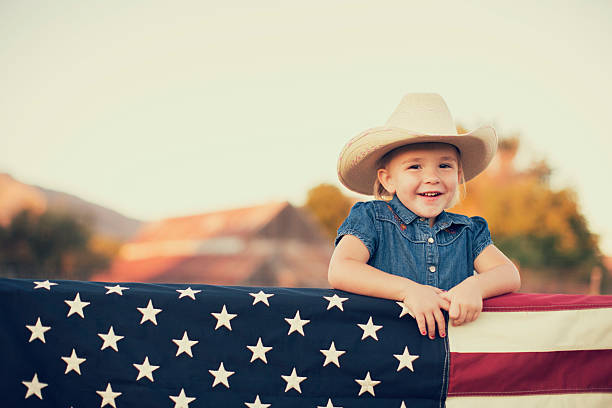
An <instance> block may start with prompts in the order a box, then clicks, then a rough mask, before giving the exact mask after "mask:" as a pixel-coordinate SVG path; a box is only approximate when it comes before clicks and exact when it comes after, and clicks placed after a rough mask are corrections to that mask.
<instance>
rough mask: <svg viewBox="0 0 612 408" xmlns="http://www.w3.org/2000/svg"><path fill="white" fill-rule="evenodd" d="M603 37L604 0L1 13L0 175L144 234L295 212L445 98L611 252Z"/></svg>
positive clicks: (14, 2) (98, 6)
mask: <svg viewBox="0 0 612 408" xmlns="http://www.w3.org/2000/svg"><path fill="white" fill-rule="evenodd" d="M610 21H612V3H611V2H609V1H605V0H599V1H597V0H593V1H579V0H576V1H537V2H533V1H523V0H519V1H512V2H510V1H490V0H489V1H469V0H468V1H461V2H454V1H448V2H446V1H436V2H423V1H406V0H404V1H386V0H379V1H376V2H374V1H358V0H353V1H335V0H325V1H319V0H311V1H308V2H303V1H302V2H298V1H287V0H284V1H270V0H258V1H256V2H254V1H244V0H235V1H228V2H212V1H182V0H175V1H171V2H170V1H154V0H151V1H147V2H145V3H143V2H136V1H114V0H109V1H104V2H98V1H83V0H77V1H54V2H47V1H20V0H4V1H2V2H0V90H1V92H0V172H6V173H9V174H11V175H12V176H13V177H14V178H16V179H17V180H19V181H21V182H24V183H28V184H34V185H38V186H42V187H45V188H50V189H55V190H60V191H64V192H67V193H70V194H74V195H77V196H79V197H81V198H83V199H86V200H88V201H92V202H94V203H96V204H100V205H103V206H106V207H109V208H112V209H114V210H116V211H119V212H120V213H122V214H124V215H126V216H129V217H134V218H138V219H142V220H156V219H160V218H166V217H173V216H181V215H190V214H196V213H201V212H205V211H211V210H216V209H222V208H228V207H241V206H248V205H253V204H260V203H265V202H269V201H278V200H289V201H290V202H292V203H293V204H295V205H302V204H303V203H304V201H305V198H306V193H307V191H308V190H309V189H310V188H312V187H314V186H316V185H318V184H320V183H332V184H335V185H338V186H340V184H339V182H338V180H337V176H336V163H337V158H338V154H339V152H340V150H341V149H342V147H343V146H344V144H345V143H346V142H347V141H348V140H349V139H350V138H351V137H353V136H355V135H357V134H358V133H360V132H361V131H363V130H365V129H368V128H371V127H376V126H382V125H384V123H385V122H386V120H387V119H388V117H389V116H390V114H391V113H392V112H393V110H394V109H395V107H396V106H397V104H398V103H399V101H400V100H401V98H402V96H403V95H404V94H405V93H408V92H436V93H439V94H441V95H442V96H443V97H444V99H445V100H446V102H447V104H448V106H449V108H450V110H451V113H452V114H453V117H454V119H455V121H456V122H457V123H458V124H461V125H462V126H464V127H466V128H468V129H473V128H475V127H478V126H480V125H483V124H492V125H494V126H495V128H496V129H497V132H498V134H499V135H500V136H502V137H503V136H504V135H511V134H514V133H519V134H520V136H521V149H520V151H519V158H520V161H522V163H523V164H528V163H530V162H531V161H533V160H539V159H545V160H546V161H547V162H548V163H549V164H550V165H551V167H552V169H553V176H552V183H553V186H554V187H555V188H572V189H574V190H575V191H576V192H577V195H578V200H579V205H580V208H581V210H582V212H583V213H584V215H585V216H586V218H587V220H588V222H589V226H590V228H591V229H592V231H594V232H595V233H598V234H599V235H600V243H601V248H602V249H603V251H604V252H605V253H608V254H612V217H610V216H609V210H608V207H609V205H608V204H609V202H610V199H611V198H612V192H611V190H610V189H611V187H612V183H611V182H610V176H611V175H612V154H611V153H610V150H611V147H612V139H611V136H612V135H611V132H612V131H611V127H610V118H612V107H611V106H612V104H611V103H610V95H612V75H610V73H611V72H612V25H610V24H609V22H610ZM342 188H343V191H344V192H346V193H348V190H346V189H344V187H342Z"/></svg>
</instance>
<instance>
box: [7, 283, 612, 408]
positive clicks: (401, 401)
mask: <svg viewBox="0 0 612 408" xmlns="http://www.w3.org/2000/svg"><path fill="white" fill-rule="evenodd" d="M0 304H1V306H0V310H1V311H2V318H1V319H0V321H1V322H2V323H1V327H0V353H1V354H0V358H1V361H0V364H1V368H0V405H1V406H7V407H66V408H68V407H73V408H78V407H105V406H110V407H115V408H118V407H175V408H178V407H190V408H196V407H220V406H227V407H245V406H246V407H248V408H267V407H312V408H315V407H324V408H332V407H337V408H338V407H345V408H348V407H394V408H401V407H413V406H416V407H442V406H445V405H446V406H448V407H473V406H487V407H497V406H500V407H503V406H511V405H512V406H515V405H516V404H522V406H523V407H525V406H534V407H535V406H555V407H556V406H602V407H604V406H605V407H609V406H612V297H611V296H570V295H526V294H513V295H506V296H501V297H498V298H494V299H489V300H487V301H486V302H485V308H484V310H483V313H482V314H481V316H480V317H479V319H478V320H477V321H476V322H474V323H470V324H468V325H465V326H461V327H453V326H452V325H451V326H450V327H449V328H448V336H447V337H446V338H443V339H441V338H436V339H434V340H430V339H429V338H427V337H425V336H421V335H420V334H419V332H418V329H417V326H416V323H415V322H414V320H413V319H412V317H411V316H410V315H409V313H407V309H406V308H405V307H404V306H403V305H402V303H401V302H393V301H389V300H384V299H377V298H371V297H366V296H359V295H355V294H350V293H346V292H342V291H336V290H332V289H292V288H270V287H228V286H209V285H187V284H185V285H176V284H144V283H120V284H117V283H101V282H77V281H59V280H55V281H43V280H25V279H0Z"/></svg>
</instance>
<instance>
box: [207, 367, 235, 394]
mask: <svg viewBox="0 0 612 408" xmlns="http://www.w3.org/2000/svg"><path fill="white" fill-rule="evenodd" d="M208 372H209V373H211V374H212V375H213V377H215V380H214V381H213V385H212V386H213V388H214V387H215V386H216V385H217V384H219V383H221V384H223V385H225V386H226V387H227V388H229V387H230V386H229V382H228V381H227V379H228V378H229V376H231V375H234V372H233V371H227V370H226V369H225V367H223V362H221V364H219V368H218V369H217V370H208Z"/></svg>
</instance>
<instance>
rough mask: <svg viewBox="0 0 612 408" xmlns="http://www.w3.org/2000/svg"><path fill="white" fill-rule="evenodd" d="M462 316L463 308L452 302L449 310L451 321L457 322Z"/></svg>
mask: <svg viewBox="0 0 612 408" xmlns="http://www.w3.org/2000/svg"><path fill="white" fill-rule="evenodd" d="M460 314H461V308H460V307H459V304H458V303H457V302H451V304H450V308H449V309H448V316H449V317H450V318H451V319H453V320H456V319H458V318H459V315H460Z"/></svg>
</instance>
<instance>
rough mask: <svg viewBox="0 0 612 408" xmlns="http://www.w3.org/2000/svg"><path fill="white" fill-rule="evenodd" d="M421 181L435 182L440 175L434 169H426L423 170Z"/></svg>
mask: <svg viewBox="0 0 612 408" xmlns="http://www.w3.org/2000/svg"><path fill="white" fill-rule="evenodd" d="M423 182H424V183H428V184H437V183H439V182H440V177H439V176H438V172H437V171H436V169H426V170H425V171H424V172H423Z"/></svg>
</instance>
